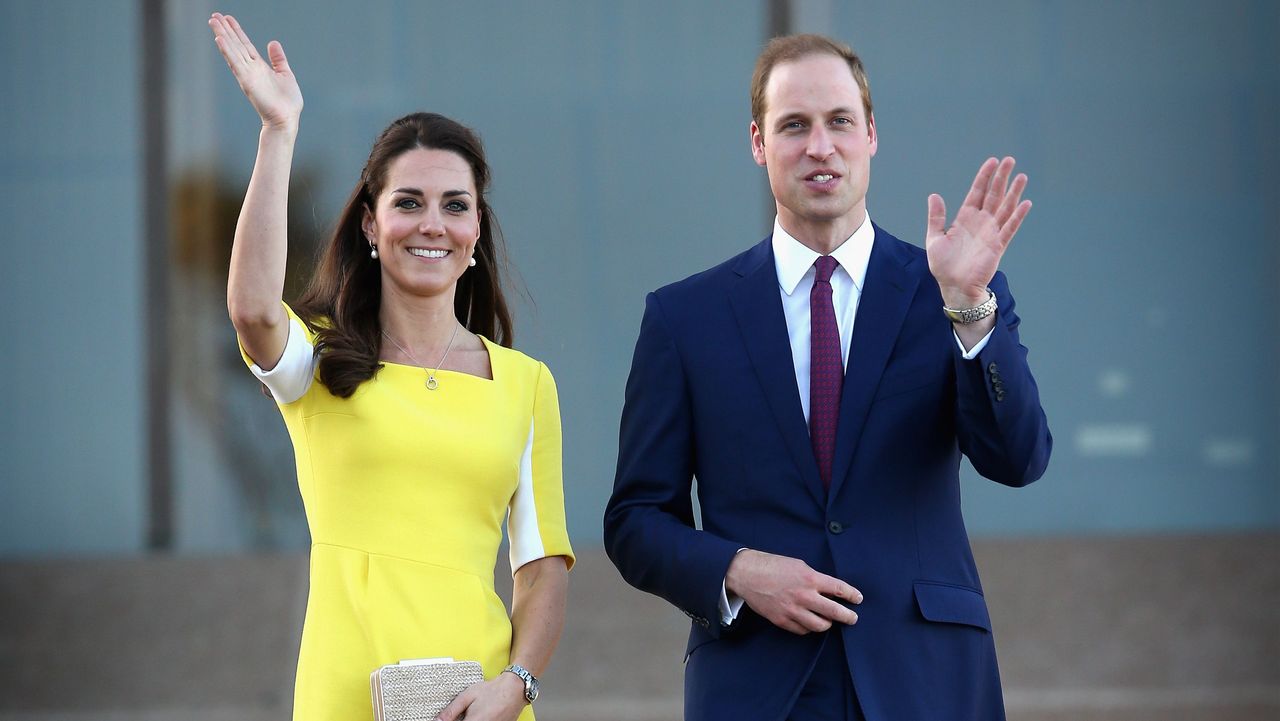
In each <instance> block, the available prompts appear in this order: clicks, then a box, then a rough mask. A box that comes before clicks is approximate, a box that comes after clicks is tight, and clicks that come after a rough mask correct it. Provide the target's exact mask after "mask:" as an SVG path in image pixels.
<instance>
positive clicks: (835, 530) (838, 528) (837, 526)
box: [827, 521, 844, 536]
mask: <svg viewBox="0 0 1280 721" xmlns="http://www.w3.org/2000/svg"><path fill="white" fill-rule="evenodd" d="M827 530H828V531H831V534H832V535H833V536H838V535H840V534H841V533H844V524H842V523H840V522H839V521H832V522H830V523H828V524H827Z"/></svg>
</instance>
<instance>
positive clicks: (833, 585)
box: [816, 575, 862, 603]
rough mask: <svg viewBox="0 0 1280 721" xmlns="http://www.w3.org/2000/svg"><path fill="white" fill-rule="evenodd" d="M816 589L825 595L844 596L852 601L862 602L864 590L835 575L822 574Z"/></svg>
mask: <svg viewBox="0 0 1280 721" xmlns="http://www.w3.org/2000/svg"><path fill="white" fill-rule="evenodd" d="M816 590H817V591H818V593H821V594H822V595H824V596H831V597H833V598H842V599H844V600H846V601H848V602H850V603H862V591H859V590H858V589H856V588H854V587H853V586H850V585H849V584H847V583H845V582H844V581H841V580H840V579H838V578H836V577H835V576H827V575H822V577H821V579H820V583H818V584H817V588H816Z"/></svg>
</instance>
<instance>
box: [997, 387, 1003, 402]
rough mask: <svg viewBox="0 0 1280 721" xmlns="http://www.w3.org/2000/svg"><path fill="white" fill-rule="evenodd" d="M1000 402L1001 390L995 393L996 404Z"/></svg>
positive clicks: (1001, 398) (1001, 397)
mask: <svg viewBox="0 0 1280 721" xmlns="http://www.w3.org/2000/svg"><path fill="white" fill-rule="evenodd" d="M1002 400H1004V391H1002V390H997V391H996V402H997V403H999V402H1000V401H1002Z"/></svg>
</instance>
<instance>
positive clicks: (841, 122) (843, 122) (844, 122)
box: [831, 118, 853, 125]
mask: <svg viewBox="0 0 1280 721" xmlns="http://www.w3.org/2000/svg"><path fill="white" fill-rule="evenodd" d="M831 123H832V124H833V125H853V119H852V118H835V119H834V120H832V121H831Z"/></svg>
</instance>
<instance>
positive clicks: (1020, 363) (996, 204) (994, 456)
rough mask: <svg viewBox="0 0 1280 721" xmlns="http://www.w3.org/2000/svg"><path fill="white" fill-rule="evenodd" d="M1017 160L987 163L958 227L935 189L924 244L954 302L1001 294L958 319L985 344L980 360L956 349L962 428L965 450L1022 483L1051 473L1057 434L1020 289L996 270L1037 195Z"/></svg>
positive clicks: (970, 339) (987, 468) (961, 332)
mask: <svg viewBox="0 0 1280 721" xmlns="http://www.w3.org/2000/svg"><path fill="white" fill-rule="evenodd" d="M1013 169H1014V160H1013V158H1005V159H1004V160H1000V161H997V160H996V159H995V158H990V159H988V160H987V161H986V162H985V163H983V164H982V167H981V168H980V169H979V170H978V174H977V176H976V177H975V178H974V180H973V185H972V186H970V188H969V193H968V195H967V196H965V199H964V204H963V205H962V206H961V207H960V210H959V211H958V212H957V213H956V218H955V222H954V223H953V224H952V225H951V227H949V228H948V227H946V219H947V217H946V216H947V212H946V205H945V204H944V203H943V201H942V197H941V196H939V195H931V196H929V221H928V231H927V233H926V236H925V250H926V252H927V253H928V256H929V271H930V272H931V273H932V274H933V276H934V279H935V280H937V282H938V289H939V290H940V291H941V293H942V300H943V303H944V304H945V305H946V306H947V307H949V308H955V309H964V308H976V307H979V306H980V305H981V304H982V303H983V302H985V301H986V300H987V299H988V298H989V297H990V296H989V294H991V293H993V294H994V295H995V299H996V306H997V310H996V312H995V313H992V314H990V315H988V316H986V317H985V318H982V319H981V320H978V321H977V322H974V323H954V324H953V326H952V327H953V329H954V330H955V334H956V338H957V339H958V340H959V341H960V343H961V344H962V345H963V347H964V348H966V349H973V348H974V347H975V345H976V344H978V343H982V344H983V345H982V348H981V350H980V351H979V352H978V355H977V357H976V358H973V359H972V360H970V359H965V358H963V357H962V354H961V353H960V351H959V349H958V348H957V352H956V355H955V357H956V380H957V391H956V395H957V397H956V429H957V435H958V437H959V442H960V450H961V451H962V452H963V453H964V454H965V455H966V456H968V457H969V460H970V461H971V462H972V463H973V465H974V468H975V469H977V471H978V472H979V473H981V474H982V475H983V476H985V477H987V478H990V479H991V480H994V481H997V482H999V483H1004V484H1006V485H1010V486H1023V485H1026V484H1028V483H1031V482H1032V481H1034V480H1036V479H1037V478H1039V477H1040V476H1041V475H1042V474H1043V473H1044V469H1045V467H1046V466H1047V464H1048V462H1049V453H1050V450H1051V449H1052V446H1053V439H1052V437H1051V436H1050V434H1049V426H1048V422H1047V421H1046V420H1045V416H1044V411H1043V410H1042V409H1041V407H1040V394H1039V391H1038V390H1037V389H1036V383H1035V379H1034V378H1033V377H1032V376H1031V369H1030V367H1029V366H1028V365H1027V349H1026V348H1024V347H1023V346H1022V344H1021V343H1019V341H1018V322H1019V321H1018V316H1017V314H1015V313H1014V311H1013V306H1014V303H1013V296H1012V295H1010V293H1009V287H1008V283H1007V282H1006V281H1005V279H1004V276H1003V275H1002V274H1001V273H999V272H998V270H997V269H998V268H999V265H1000V259H1001V258H1002V257H1003V256H1004V252H1005V251H1006V250H1007V249H1008V247H1009V243H1010V242H1011V241H1012V240H1013V237H1014V235H1016V234H1017V232H1018V228H1019V227H1020V226H1021V225H1022V221H1023V219H1024V218H1025V217H1026V215H1027V213H1028V212H1030V210H1031V201H1029V200H1023V199H1022V192H1023V190H1024V189H1025V188H1026V186H1027V176H1026V175H1023V174H1018V175H1017V176H1015V177H1013V179H1012V181H1010V176H1011V175H1013ZM988 289H989V290H988Z"/></svg>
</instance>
